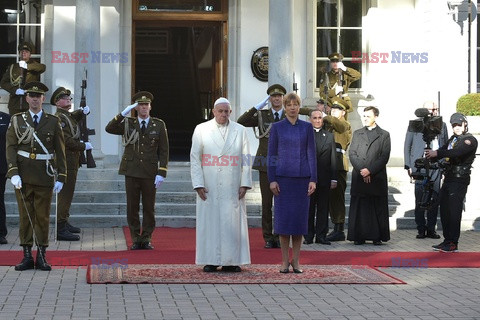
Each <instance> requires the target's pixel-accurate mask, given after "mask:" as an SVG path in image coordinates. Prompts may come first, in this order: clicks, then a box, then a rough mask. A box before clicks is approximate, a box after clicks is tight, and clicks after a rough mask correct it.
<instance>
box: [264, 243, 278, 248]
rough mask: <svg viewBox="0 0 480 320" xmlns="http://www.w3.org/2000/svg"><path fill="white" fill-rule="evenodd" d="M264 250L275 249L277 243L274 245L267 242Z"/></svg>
mask: <svg viewBox="0 0 480 320" xmlns="http://www.w3.org/2000/svg"><path fill="white" fill-rule="evenodd" d="M264 248H265V249H272V248H275V243H274V242H273V241H266V242H265V246H264Z"/></svg>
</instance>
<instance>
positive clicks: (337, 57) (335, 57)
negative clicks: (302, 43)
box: [328, 52, 343, 62]
mask: <svg viewBox="0 0 480 320" xmlns="http://www.w3.org/2000/svg"><path fill="white" fill-rule="evenodd" d="M328 59H330V61H334V62H335V61H342V60H343V55H342V54H341V53H338V52H334V53H332V54H331V55H329V56H328Z"/></svg>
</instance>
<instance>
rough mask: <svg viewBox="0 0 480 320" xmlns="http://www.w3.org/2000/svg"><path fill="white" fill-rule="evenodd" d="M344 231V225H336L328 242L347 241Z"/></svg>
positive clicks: (328, 237)
mask: <svg viewBox="0 0 480 320" xmlns="http://www.w3.org/2000/svg"><path fill="white" fill-rule="evenodd" d="M343 230H344V225H343V223H336V224H335V226H334V229H333V232H331V233H330V234H329V235H328V236H327V238H326V240H327V241H345V232H343Z"/></svg>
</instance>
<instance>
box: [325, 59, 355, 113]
mask: <svg viewBox="0 0 480 320" xmlns="http://www.w3.org/2000/svg"><path fill="white" fill-rule="evenodd" d="M328 59H329V60H330V68H331V70H330V71H329V72H327V73H326V75H325V76H326V77H327V78H328V81H327V80H326V79H323V81H322V83H321V85H320V97H322V98H323V99H324V100H327V99H329V98H330V99H331V98H334V97H337V98H339V99H342V100H343V103H342V104H343V105H345V106H346V111H347V112H348V113H349V112H352V111H353V106H352V102H351V100H350V97H349V96H348V88H350V85H351V84H352V82H355V81H357V80H359V79H360V77H361V76H362V75H361V73H360V72H358V71H357V70H355V69H353V68H347V67H346V66H345V65H344V64H343V62H342V60H343V55H342V54H340V53H338V52H335V53H332V54H331V55H329V56H328ZM325 86H327V88H325ZM325 91H326V92H327V94H326V95H325ZM345 119H347V114H345Z"/></svg>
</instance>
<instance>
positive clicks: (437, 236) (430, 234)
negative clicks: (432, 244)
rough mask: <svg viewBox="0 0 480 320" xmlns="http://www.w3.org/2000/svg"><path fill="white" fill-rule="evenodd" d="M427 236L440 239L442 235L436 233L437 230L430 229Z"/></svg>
mask: <svg viewBox="0 0 480 320" xmlns="http://www.w3.org/2000/svg"><path fill="white" fill-rule="evenodd" d="M426 237H427V238H430V239H440V235H439V234H438V233H436V232H435V230H428V231H427V235H426Z"/></svg>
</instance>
